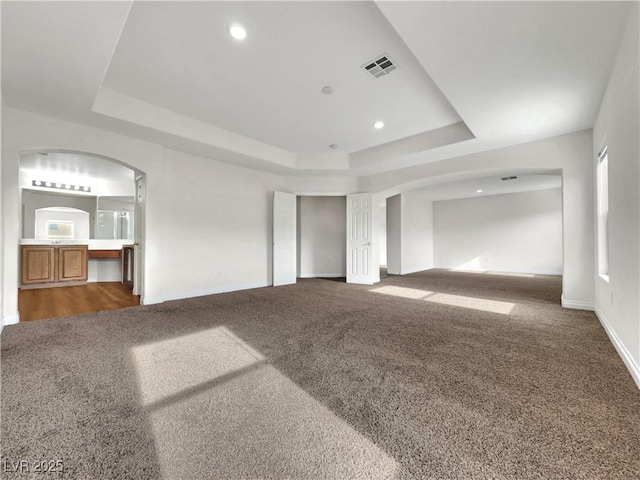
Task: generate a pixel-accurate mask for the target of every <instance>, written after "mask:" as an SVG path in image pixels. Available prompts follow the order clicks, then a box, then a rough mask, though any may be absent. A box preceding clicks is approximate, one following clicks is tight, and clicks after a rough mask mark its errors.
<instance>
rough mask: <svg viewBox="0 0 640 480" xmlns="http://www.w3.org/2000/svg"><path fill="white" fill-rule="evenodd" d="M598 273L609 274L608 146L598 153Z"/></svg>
mask: <svg viewBox="0 0 640 480" xmlns="http://www.w3.org/2000/svg"><path fill="white" fill-rule="evenodd" d="M596 181H597V201H598V227H597V230H598V250H597V251H598V273H599V274H600V275H602V276H603V277H605V278H608V276H609V155H608V153H607V147H604V149H603V150H602V151H601V152H600V154H599V155H598V169H597V178H596Z"/></svg>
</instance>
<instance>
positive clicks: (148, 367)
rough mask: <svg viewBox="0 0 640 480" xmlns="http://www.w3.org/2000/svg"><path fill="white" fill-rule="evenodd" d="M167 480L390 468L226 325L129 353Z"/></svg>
mask: <svg viewBox="0 0 640 480" xmlns="http://www.w3.org/2000/svg"><path fill="white" fill-rule="evenodd" d="M131 357H132V361H133V363H134V366H135V369H136V371H137V375H138V381H139V383H138V387H139V390H140V398H141V401H142V405H143V407H144V409H145V411H146V412H147V418H148V421H149V423H150V425H151V430H152V432H153V434H154V439H155V446H156V451H157V454H158V458H159V462H160V467H161V470H162V476H163V478H212V476H215V477H216V478H267V477H272V478H274V477H277V478H373V479H383V478H392V477H393V476H394V475H395V473H396V472H397V470H398V465H397V463H396V461H395V460H394V459H393V458H392V457H390V456H388V455H387V454H386V453H385V452H384V451H383V450H382V449H380V448H378V447H377V446H376V445H375V444H374V443H373V442H371V441H370V440H369V439H367V438H366V437H364V436H362V435H361V434H360V433H358V432H357V431H356V430H355V429H353V428H352V427H351V426H350V425H349V424H348V423H346V422H345V421H343V420H342V419H340V418H339V417H337V416H336V415H335V414H334V413H333V412H331V410H329V409H328V408H326V407H325V406H324V405H322V404H321V403H319V402H318V401H316V400H315V399H314V398H313V397H312V396H310V395H309V394H307V393H306V392H305V391H304V390H303V389H302V388H300V387H299V386H298V385H297V384H296V383H294V382H293V381H292V380H290V379H289V378H288V377H287V376H286V375H283V374H282V373H281V372H280V371H279V370H278V369H276V368H275V367H273V366H272V365H270V364H269V363H268V362H266V360H265V358H264V357H263V356H262V355H261V354H260V353H259V352H257V351H256V350H254V349H253V348H251V347H250V346H249V345H248V344H246V343H245V342H243V341H242V340H241V339H240V338H238V337H237V336H236V335H235V334H234V333H233V332H231V331H230V330H229V329H227V328H226V327H217V328H212V329H209V330H204V331H202V332H197V333H193V334H188V335H185V336H181V337H176V338H174V339H169V340H162V341H159V342H156V343H150V344H145V345H138V346H135V347H133V348H132V350H131Z"/></svg>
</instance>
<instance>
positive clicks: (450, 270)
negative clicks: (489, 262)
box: [448, 268, 535, 278]
mask: <svg viewBox="0 0 640 480" xmlns="http://www.w3.org/2000/svg"><path fill="white" fill-rule="evenodd" d="M448 271H449V272H460V273H482V274H484V275H504V276H506V277H524V278H534V277H535V275H534V274H532V273H515V272H490V271H488V270H473V269H472V270H469V269H466V268H450V269H449V270H448Z"/></svg>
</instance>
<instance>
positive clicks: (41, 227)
mask: <svg viewBox="0 0 640 480" xmlns="http://www.w3.org/2000/svg"><path fill="white" fill-rule="evenodd" d="M133 212H134V197H133V196H113V197H96V196H91V195H77V194H75V195H74V194H64V193H58V192H43V191H40V190H31V189H27V188H25V189H23V190H22V238H24V239H46V240H54V239H104V240H133V235H134V213H133Z"/></svg>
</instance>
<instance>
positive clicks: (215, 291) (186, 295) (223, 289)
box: [144, 282, 270, 305]
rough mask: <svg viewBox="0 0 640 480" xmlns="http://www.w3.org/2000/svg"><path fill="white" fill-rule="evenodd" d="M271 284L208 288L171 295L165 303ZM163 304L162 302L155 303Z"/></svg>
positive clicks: (261, 283) (166, 298) (166, 297)
mask: <svg viewBox="0 0 640 480" xmlns="http://www.w3.org/2000/svg"><path fill="white" fill-rule="evenodd" d="M269 285H270V283H267V282H259V283H247V284H244V285H232V286H228V287H220V288H208V289H205V290H195V291H191V292H181V293H175V294H170V295H165V296H164V298H163V301H165V302H168V301H171V300H182V299H184V298H193V297H203V296H205V295H215V294H218V293H228V292H237V291H239V290H250V289H252V288H262V287H268V286H269ZM155 303H161V302H155ZM144 304H145V305H150V304H149V303H147V298H146V297H145V303H144Z"/></svg>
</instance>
